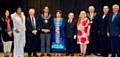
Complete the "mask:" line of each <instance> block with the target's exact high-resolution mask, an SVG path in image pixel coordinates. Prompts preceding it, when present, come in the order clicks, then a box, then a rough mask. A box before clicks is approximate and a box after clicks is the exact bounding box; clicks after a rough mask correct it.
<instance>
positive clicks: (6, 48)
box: [3, 41, 12, 57]
mask: <svg viewBox="0 0 120 57" xmlns="http://www.w3.org/2000/svg"><path fill="white" fill-rule="evenodd" d="M11 47H12V41H7V42H3V51H4V53H5V54H4V56H5V57H10V52H11Z"/></svg>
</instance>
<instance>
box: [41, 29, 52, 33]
mask: <svg viewBox="0 0 120 57" xmlns="http://www.w3.org/2000/svg"><path fill="white" fill-rule="evenodd" d="M42 31H43V32H45V33H47V32H50V30H49V29H42Z"/></svg>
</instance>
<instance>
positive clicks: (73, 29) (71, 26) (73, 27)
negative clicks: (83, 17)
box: [65, 12, 77, 56]
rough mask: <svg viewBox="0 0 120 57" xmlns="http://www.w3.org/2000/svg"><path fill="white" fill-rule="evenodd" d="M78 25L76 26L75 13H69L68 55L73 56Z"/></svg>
mask: <svg viewBox="0 0 120 57" xmlns="http://www.w3.org/2000/svg"><path fill="white" fill-rule="evenodd" d="M76 30H77V25H76V19H74V13H73V12H69V14H68V19H67V21H66V26H65V34H66V42H67V43H66V45H67V54H66V55H69V54H71V56H73V52H74V48H75V47H74V45H75V44H74V42H75V41H74V36H75V35H76Z"/></svg>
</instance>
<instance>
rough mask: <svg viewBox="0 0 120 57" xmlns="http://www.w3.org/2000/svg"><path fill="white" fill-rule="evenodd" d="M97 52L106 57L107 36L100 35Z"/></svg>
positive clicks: (107, 49) (108, 45)
mask: <svg viewBox="0 0 120 57" xmlns="http://www.w3.org/2000/svg"><path fill="white" fill-rule="evenodd" d="M99 51H100V53H101V54H102V55H103V56H104V57H108V54H109V52H110V39H109V38H108V37H107V36H104V35H100V38H99Z"/></svg>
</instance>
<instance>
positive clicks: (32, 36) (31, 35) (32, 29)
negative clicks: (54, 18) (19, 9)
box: [26, 8, 37, 57]
mask: <svg viewBox="0 0 120 57" xmlns="http://www.w3.org/2000/svg"><path fill="white" fill-rule="evenodd" d="M36 20H37V18H36V17H35V9H33V8H31V9H29V17H28V18H27V19H26V37H27V43H28V46H27V48H28V56H29V57H31V53H32V51H33V56H37V54H36V48H37V21H36Z"/></svg>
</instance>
